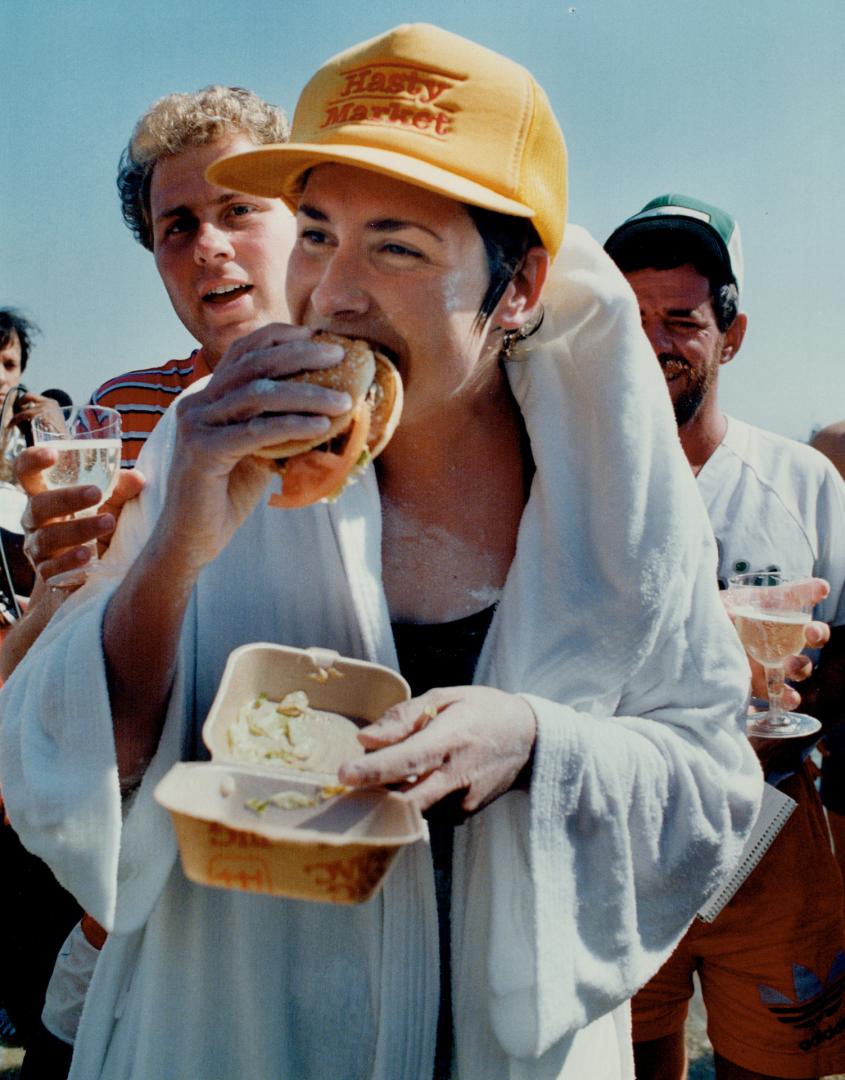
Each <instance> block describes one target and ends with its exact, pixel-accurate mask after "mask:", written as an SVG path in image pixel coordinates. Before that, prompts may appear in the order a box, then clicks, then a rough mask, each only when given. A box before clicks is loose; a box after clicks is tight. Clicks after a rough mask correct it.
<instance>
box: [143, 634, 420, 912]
mask: <svg viewBox="0 0 845 1080" xmlns="http://www.w3.org/2000/svg"><path fill="white" fill-rule="evenodd" d="M294 690H304V691H305V692H306V693H307V695H308V700H309V704H310V705H311V707H312V708H314V709H320V710H326V711H328V712H333V713H338V714H340V715H342V716H346V717H349V718H350V719H352V720H353V721H355V722H356V723H358V724H359V726H360V725H363V724H366V723H369V722H371V721H373V720H377V719H378V718H379V717H380V716H381V715H382V714H383V713H384V712H385V710H386V709H388V708H390V706H391V705H395V704H397V703H398V702H400V701H404V700H406V699H407V698H408V697H410V691H409V688H408V684H407V683H406V682H405V680H404V679H403V678H402V677H401V676H400V675H398V674H397V673H396V672H395V671H391V670H390V669H389V668H385V667H381V666H379V665H378V664H370V663H367V662H366V661H363V660H353V659H350V658H348V657H343V656H340V655H338V654H337V653H335V652H332V651H330V650H326V649H318V648H312V649H294V648H291V647H288V646H282V645H273V644H265V643H255V644H251V645H242V646H241V647H240V648H238V649H235V650H234V651H233V652H232V653H231V655H230V656H229V659H228V661H227V663H226V668H225V670H224V672H223V677H222V679H221V681H220V687H219V689H218V691H217V695H216V696H215V699H214V701H213V703H212V706H211V709H210V710H209V714H208V717H207V718H206V721H205V724H204V725H203V740H204V741H205V743H206V745H207V747H208V748H209V750H210V752H211V756H212V760H211V761H210V762H182V763H179V764H177V765H174V766H173V768H172V769H171V770H170V771H169V772H168V773H167V775H166V776H165V777H164V778H163V779H162V780H161V782H160V783H159V784H158V786H157V787H156V790H155V798H156V799H157V800H158V802H159V803H161V805H162V806H164V807H165V808H166V809H167V810H169V811H170V814H171V817H172V819H173V825H174V829H175V831H176V838H177V841H178V843H179V852H180V856H181V859H182V867H183V869H184V871H185V874H186V876H187V877H188V878H190V880H191V881H195V882H198V883H200V884H204V885H213V886H217V887H218V888H224V889H239V890H243V891H246V892H257V893H269V894H271V895H273V896H285V897H289V898H291V899H299V900H321V901H327V902H330V903H337V904H354V903H361V902H362V901H365V900H368V899H370V897H371V896H373V895H374V894H375V893H376V892H377V891H378V890H379V888H380V887H381V886H382V884H383V882H384V879H385V877H386V875H387V872H388V870H389V869H390V867H391V865H392V864H393V862H394V860H395V858H396V856H397V855H398V854H399V852H400V850H401V849H402V847H404V846H405V845H406V844H411V843H414V842H415V841H417V840H420V839H422V838H424V837H425V836H426V827H425V824H424V822H423V819H422V815H421V814H420V812H419V810H418V809H417V808H416V807H414V806H411V805H409V804H408V803H407V802H405V800H404V799H402V798H401V797H400V796H399V795H398V794H396V793H395V792H391V791H387V790H385V789H367V790H364V791H357V792H348V793H345V794H341V795H336V796H332V797H331V798H329V799H326V800H325V801H317V805H315V806H303V807H298V808H296V809H282V808H280V807H276V806H269V807H268V808H267V809H266V810H265V811H264V812H263V813H261V814H257V813H256V812H255V811H254V810H252V809H250V808H249V806H248V805H247V803H248V802H250V801H252V800H260V801H263V800H265V799H268V798H270V797H271V796H273V795H277V794H278V793H279V792H282V791H283V792H285V793H291V792H298V793H301V794H302V795H304V796H306V797H312V796H316V797H317V799H318V800H319V792H320V790H321V789H322V788H324V787H327V786H331V785H334V784H336V783H337V776H336V773H334V772H319V771H314V772H304V771H302V770H300V769H295V768H289V767H276V766H272V765H263V764H256V765H253V764H251V763H249V764H244V763H243V762H240V761H234V760H233V759H232V755H231V753H230V751H229V745H228V738H227V732H228V728H229V726H230V724H231V723H232V721H233V720H234V719H235V717H236V716H237V714H238V712H239V710H240V709H241V708H242V707H243V705H244V704H246V703H247V702H249V701H250V700H252V699H253V698H256V697H257V696H258V695H261V694H264V695H265V696H266V697H267V698H269V699H270V700H274V701H280V700H281V699H282V698H284V697H285V696H286V695H287V694H289V693H291V692H292V691H294ZM329 734H330V733H329Z"/></svg>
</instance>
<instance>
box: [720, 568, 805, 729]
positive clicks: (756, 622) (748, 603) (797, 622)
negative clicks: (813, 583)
mask: <svg viewBox="0 0 845 1080" xmlns="http://www.w3.org/2000/svg"><path fill="white" fill-rule="evenodd" d="M806 581H807V579H806V578H792V577H788V576H787V575H786V574H781V573H779V572H770V571H768V570H759V571H754V572H752V573H748V574H738V575H737V576H736V577H732V578H730V579H729V581H728V589H729V592H728V600H729V603H730V606H731V610H732V612H733V616H734V625H735V626H736V631H737V633H738V634H739V638H740V641H741V642H742V644H743V646H744V647H745V651H746V652H747V653H748V655H749V656H751V657H753V659H755V660H756V661H757V662H758V663H760V664H762V665H763V668H764V670H765V672H766V687H767V690H768V695H767V696H768V699H769V707H768V710H767V711H766V712H763V713H752V714H750V715H749V717H748V722H747V724H746V733H747V734H748V735H756V736H762V737H763V738H766V739H794V738H797V737H799V736H801V735H812V734H813V733H814V732H816V731H819V730H820V728H821V724H820V723H819V721H818V720H816V718H815V717H813V716H806V715H804V714H803V713H796V712H787V711H786V710H785V709H784V708H783V692H784V690H785V684H784V667H783V665H784V661H785V660H786V658H787V657H788V656H795V655H797V654H798V653H800V652H801V650H802V649H803V648H804V646H805V641H804V628H805V627H806V625H807V623H808V622H809V621H810V619H811V617H812V614H813V604H812V602H811V601H810V600H809V599H807V597H808V596H809V589H807V588H802V585H806Z"/></svg>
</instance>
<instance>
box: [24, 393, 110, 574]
mask: <svg viewBox="0 0 845 1080" xmlns="http://www.w3.org/2000/svg"><path fill="white" fill-rule="evenodd" d="M32 435H33V439H34V441H35V443H36V444H37V445H42V446H50V447H52V449H54V450H55V451H56V453H57V455H58V458H57V461H56V464H55V465H52V466H51V467H50V468H49V469H46V470H45V471H44V473H43V477H44V483H45V484H46V485H47V487H48V489H51V490H52V489H55V488H64V487H75V486H76V485H77V484H95V485H96V486H97V487H98V488H99V489H100V491H101V492H102V498H101V499H100V502H99V503H98V504H97V506H92V507H89V508H88V509H87V510H79V511H77V513H75V514H72V515H71V517H72V518H79V517H91V516H93V515H94V514H96V513H97V512H98V511H99V509H100V507H101V506H102V504H103V503H104V502H105V501H106V499H108V497H109V495H111V493H112V491H113V490H114V485H115V484H116V483H117V476H118V472H119V471H120V413H118V412H117V410H115V409H108V408H104V407H102V406H100V405H66V406H60V405H56V406H55V408H51V409H49V410H48V411H46V412H43V413H41V414H40V415H38V416H36V417H34V418H33V421H32ZM85 546H86V547H87V548H89V549H90V551H91V558H90V559H89V561H88V562H87V563H85V565H84V566H80V567H78V568H76V569H74V570H66V571H65V572H64V573H62V574H56V575H55V576H54V577H51V578H49V581H48V584H50V585H53V586H56V587H57V588H60V589H75V588H76V587H77V586H78V585H81V584H83V582H84V581H85V580H86V578H87V577H88V575H89V574H90V573H93V572H95V571H96V570H98V569H99V561H98V557H97V541H96V540H90V541H88V543H87V544H86V545H85Z"/></svg>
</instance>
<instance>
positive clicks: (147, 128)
mask: <svg viewBox="0 0 845 1080" xmlns="http://www.w3.org/2000/svg"><path fill="white" fill-rule="evenodd" d="M288 131H289V127H288V122H287V118H286V117H285V114H284V113H283V111H282V110H281V109H279V108H278V107H277V106H275V105H271V104H269V103H267V102H265V101H263V100H262V99H261V98H260V97H258V96H257V95H256V94H254V93H253V92H252V91H249V90H245V89H243V88H239V87H235V88H233V87H226V86H219V85H215V86H209V87H205V88H203V89H202V90H198V91H196V92H195V93H174V94H168V95H167V96H166V97H163V98H161V99H160V100H158V101H156V102H155V103H154V104H153V105H152V106H151V107H150V108H149V109H148V110H147V111H146V112H145V113H144V114H143V115H142V116H141V118H140V119H139V120H138V123H137V124H136V126H135V130H134V132H133V134H132V137H131V139H130V141H129V144H128V146H127V147H126V149H125V151H124V153H123V155H122V158H121V162H120V167H119V172H118V191H119V194H120V199H121V207H122V211H123V217H124V220H125V221H126V224H127V225H128V227H129V228H130V229H131V231H132V233H133V235H134V236H135V238H136V239H137V240H138V241H139V242H140V243H141V244H142V245H143V246H144V247H145V248H147V250H149V251H151V252H152V253H153V255H154V256H155V261H156V267H157V270H158V272H159V274H160V276H161V279H162V282H163V284H164V286H165V289H166V291H167V294H168V297H169V298H170V300H171V303H172V304H173V307H174V310H175V311H176V313H177V315H179V316H180V318H181V320H182V322H183V324H184V325H185V327H186V329H188V330H189V331H190V332H191V334H192V335H193V336H194V337H195V339H196V340H197V342H198V344H199V348H198V349H196V350H195V351H194V352H193V353H191V355H190V356H189V357H187V358H186V359H182V360H171V361H168V362H167V363H165V364H161V365H157V366H155V367H152V368H147V369H143V370H137V371H130V372H126V373H125V374H123V375H119V376H116V377H114V378H112V379H109V380H107V382H105V383H104V384H103V385H102V386H101V387H99V389H97V390H96V391H95V392H94V394H93V395H92V398H91V400H92V401H93V402H95V403H96V404H99V405H104V406H109V407H111V408H115V409H117V410H118V412H119V413H120V414H121V421H122V440H123V455H122V464H123V466H124V469H125V470H126V471H125V472H124V473H123V474H122V476H121V479H120V481H119V486H118V489H117V491H116V493H115V496H114V497H113V498H112V499H111V500H110V502H109V503H108V504H107V506H105V507H104V508H103V509H102V510H101V511H100V513H99V514H98V515H96V516H95V517H93V518H90V517H89V518H80V519H78V520H72V519H69V517H68V515H71V514H73V513H75V512H76V511H78V510H80V509H84V508H86V507H89V506H91V505H96V504H97V503H98V501H99V495H98V493H97V492H93V491H89V490H87V489H85V488H63V489H57V490H55V491H42V490H40V489H41V487H42V485H41V483H40V480H39V477H40V473H41V471H42V469H43V468H45V467H46V466H47V465H49V464H50V463H51V462H52V460H53V452H52V451H50V450H45V449H44V448H42V447H33V448H31V449H29V450H26V451H24V452H23V454H22V455H21V456H20V457H19V458H18V461H17V474H18V478H19V480H20V482H21V483H22V484H23V486H24V487H25V488H27V489H28V490H29V491H30V492H31V493H32V494H31V495H30V501H29V506H28V509H27V516H26V519H25V520H26V523H27V527H28V540H27V549H28V551H29V554H30V557H31V558H32V561H33V563H34V564H35V566H36V567H37V569H38V580H39V582H40V583H41V584H40V586H39V588H38V590H37V592H36V594H35V596H34V598H33V599H34V604H33V608H32V610H31V612H30V613H29V615H28V616H27V617H26V618H25V619H23V620H22V621H21V623H20V624H19V625H18V626H17V627H16V628H15V630H14V631H13V632H12V633H11V634H10V640H9V641H8V642H7V643H6V644H5V646H4V649H3V652H2V656H1V657H0V669H2V672H3V674H4V676H6V677H8V675H9V674H11V672H12V671H13V670H14V668H15V666H16V665H17V663H18V662H19V661H20V659H21V658H22V657H23V656H24V655H25V654H26V652H27V651H28V649H29V648H30V646H31V645H32V643H33V641H34V640H35V639H36V638H37V636H38V634H40V633H41V631H42V630H43V628H44V627H45V626H46V624H47V623H48V622H49V620H50V619H51V618H52V616H53V614H54V613H55V611H56V610H57V609H58V607H59V606H60V605H61V603H62V602H63V601H64V600H65V598H66V595H67V593H66V591H64V590H57V589H50V588H49V581H50V578H51V577H52V576H53V575H54V574H57V573H60V572H61V571H62V570H66V569H71V568H72V567H74V566H77V565H80V564H82V563H84V562H85V560H86V559H87V558H88V549H87V548H86V547H85V546H84V544H85V541H86V540H88V539H92V538H97V539H99V540H101V541H107V540H108V538H109V536H110V534H111V532H112V530H113V528H114V523H115V520H116V518H117V516H118V515H119V513H120V510H121V507H122V506H123V504H124V502H125V501H126V500H127V499H131V498H133V497H135V496H136V495H137V494H138V492H139V491H140V490H141V487H142V485H143V480H142V476H141V474H140V473H139V472H136V471H135V470H134V465H135V463H136V461H137V458H138V454H139V453H140V449H141V447H142V446H143V444H144V442H145V440H146V438H147V437H148V435H149V434H150V432H151V431H152V430H153V429H154V428H155V425H156V424H157V423H158V421H159V420H160V419H161V417H162V416H163V415H164V413H165V411H166V410H167V409H168V408H169V407H170V405H171V404H172V403H173V402H174V401H175V400H176V398H177V396H178V395H179V394H180V393H181V391H182V390H183V389H185V388H186V387H188V386H190V385H192V384H193V383H194V382H196V381H197V380H198V379H200V378H202V377H204V376H206V375H209V374H210V372H211V371H212V370H213V369H214V367H215V366H216V364H217V362H218V360H219V359H220V356H221V355H222V353H223V351H224V350H225V348H226V347H227V346H228V344H230V343H231V342H232V341H233V340H235V338H237V337H239V336H241V335H242V334H244V333H247V332H249V331H250V330H254V329H256V328H257V327H259V326H262V325H264V323H266V322H272V321H278V320H280V319H284V318H286V317H287V305H286V301H285V296H284V270H285V265H286V262H287V257H288V253H289V251H290V248H291V245H292V243H293V236H294V229H293V217H292V215H291V213H290V211H289V210H288V209H287V208H286V207H285V206H284V204H283V203H282V202H281V200H279V199H255V198H244V197H243V196H241V195H237V194H236V193H235V192H232V191H229V190H226V189H224V188H221V187H219V186H218V185H215V184H210V183H208V182H207V181H206V179H205V175H204V173H205V169H206V167H207V166H208V165H209V164H210V163H212V162H214V161H215V160H216V159H217V158H219V157H223V156H225V155H227V154H230V153H232V152H233V151H235V150H238V149H243V148H246V147H252V146H258V145H261V144H264V143H279V142H283V141H284V140H285V139H286V138H287V137H288ZM35 861H39V860H35ZM42 865H43V864H42ZM45 869H46V868H45ZM60 924H61V926H63V927H64V932H63V934H64V933H66V932H67V929H68V927H69V926H70V925H71V924H75V925H73V929H72V931H71V934H70V936H69V937H68V939H67V941H65V943H64V945H63V946H62V949H61V951H60V953H59V960H58V963H57V965H56V968H55V971H54V972H53V975H52V979H51V980H50V983H49V986H48V988H47V993H46V1006H45V1008H44V1015H43V1021H44V1023H43V1025H39V1026H38V1028H37V1029H36V1028H33V1029H32V1030H28V1032H27V1036H28V1037H27V1043H28V1050H27V1053H26V1055H25V1058H24V1070H23V1074H22V1075H23V1077H24V1080H27V1078H29V1077H31V1078H32V1080H47V1078H50V1080H52V1078H54V1077H55V1078H58V1077H63V1076H65V1075H66V1074H67V1070H68V1067H69V1063H70V1057H71V1052H72V1043H73V1040H74V1036H75V1032H76V1026H77V1023H78V1018H79V1013H80V1010H81V1007H82V1003H83V1001H84V996H85V993H86V990H87V986H88V982H89V981H90V977H91V973H92V971H93V967H94V965H95V963H96V958H97V954H98V952H99V950H100V948H101V947H102V944H103V941H104V938H105V934H104V931H103V930H102V928H101V927H100V926H99V924H97V923H96V921H95V920H94V919H92V918H91V917H90V916H88V915H86V916H85V917H84V918H83V919H82V920H81V922H80V921H79V912H78V909H77V911H76V914H75V917H74V918H73V919H72V920H71V922H70V923H69V922H68V921H67V920H64V921H60ZM59 941H61V938H60V939H59ZM58 943H59V942H53V943H52V944H51V947H52V959H51V967H52V960H55V957H56V951H57V945H58ZM49 973H50V968H47V969H46V971H44V972H43V973H42V976H41V977H40V979H39V985H40V992H41V999H42V1000H43V998H44V987H45V985H46V983H47V976H48V975H49ZM40 1011H41V1004H38V1012H39V1013H40Z"/></svg>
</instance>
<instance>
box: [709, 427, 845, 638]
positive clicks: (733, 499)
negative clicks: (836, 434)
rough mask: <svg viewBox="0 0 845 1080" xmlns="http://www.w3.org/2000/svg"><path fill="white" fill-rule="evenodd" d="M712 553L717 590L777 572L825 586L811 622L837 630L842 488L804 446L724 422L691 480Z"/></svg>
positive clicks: (842, 573)
mask: <svg viewBox="0 0 845 1080" xmlns="http://www.w3.org/2000/svg"><path fill="white" fill-rule="evenodd" d="M698 489H699V491H700V492H701V496H702V498H703V499H704V504H705V506H706V507H707V513H708V515H709V517H710V523H711V525H712V526H713V532H714V533H715V534H716V542H717V545H718V549H719V582H720V584H721V585H722V586H726V585H727V579H728V578H729V577H730V576H731V574H742V573H745V572H747V571H750V570H765V569H772V570H774V569H778V570H781V571H782V572H783V573H785V574H790V575H796V576H813V577H822V578H825V579H826V580H827V581H828V582H829V583H830V594H829V596H828V597H827V599H826V600H825V601H823V602H822V603H821V604H820V605H819V606H818V608H817V609H816V612H815V617H816V618H817V619H822V620H823V621H824V622H827V623H830V624H831V625H833V626H839V625H841V624H843V623H845V482H843V480H842V478H841V476H840V475H839V473H838V472H837V471H836V469H835V468H834V467H833V465H831V463H830V462H829V461H828V460H827V458H826V457H824V455H823V454H820V453H818V451H816V450H813V449H812V447H809V446H805V445H804V443H799V442H795V441H794V440H792V439H786V438H784V437H783V436H782V435H775V434H774V433H772V432H770V431H763V430H761V429H760V428H756V427H752V426H751V425H750V424H746V423H743V422H742V421H741V420H735V419H733V418H732V417H728V429H727V432H726V433H725V438H724V439H723V441H722V443H721V445H720V446H719V447H718V448H717V449H716V451H715V452H714V453H713V455H712V456H711V457H710V459H709V460H708V461H707V463H706V464H705V466H704V468H703V469H702V470H701V472H700V473H699V474H698Z"/></svg>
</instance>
